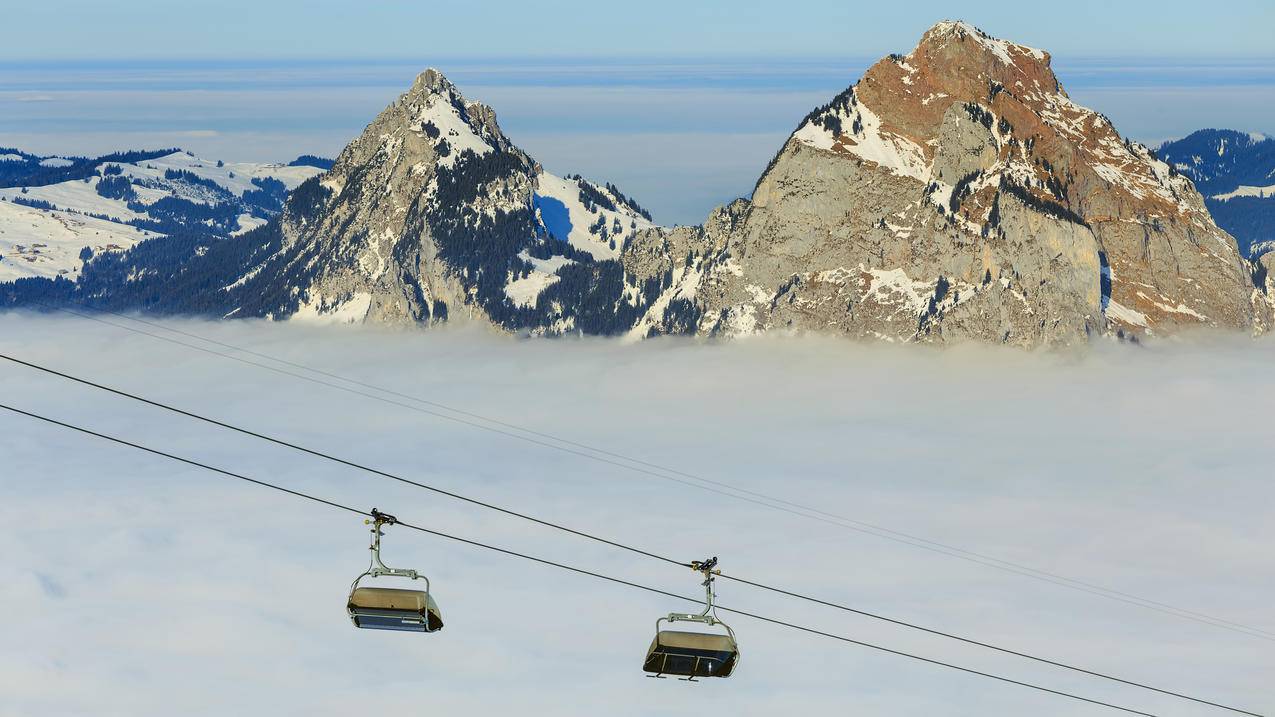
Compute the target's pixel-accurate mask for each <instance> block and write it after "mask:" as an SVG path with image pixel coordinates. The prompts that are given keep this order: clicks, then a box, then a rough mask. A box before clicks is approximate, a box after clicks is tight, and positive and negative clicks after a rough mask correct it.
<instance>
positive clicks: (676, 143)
mask: <svg viewBox="0 0 1275 717" xmlns="http://www.w3.org/2000/svg"><path fill="white" fill-rule="evenodd" d="M875 59H876V58H866V57H844V58H822V59H808V60H788V61H775V60H765V61H762V60H755V59H747V58H719V59H715V60H704V59H701V60H677V59H670V60H667V61H664V62H649V61H648V62H637V61H621V60H609V59H605V58H585V59H563V60H544V59H538V60H519V59H508V58H506V59H491V60H485V61H484V60H475V59H472V58H469V59H455V58H447V57H434V56H422V57H420V58H419V59H414V60H395V61H388V60H387V61H379V62H378V61H368V60H362V61H324V62H318V61H314V62H300V61H298V62H284V61H274V62H269V61H243V62H192V61H182V62H159V61H151V62H140V61H139V62H94V63H84V62H65V63H32V62H23V63H12V62H9V63H0V146H15V147H19V148H22V149H25V150H27V151H32V152H38V153H43V154H93V155H96V154H101V153H106V152H111V151H116V150H119V149H123V148H140V147H148V148H154V147H161V146H163V147H167V146H180V147H182V148H184V149H188V150H191V151H193V152H196V153H197V154H200V155H201V156H206V157H209V158H213V159H225V160H235V161H288V160H291V159H293V158H294V157H296V156H297V155H299V154H303V153H306V154H319V155H326V156H335V155H336V154H337V153H338V152H339V151H340V150H341V148H342V147H344V146H345V145H346V144H347V143H348V142H349V141H350V140H351V139H353V138H354V137H356V136H357V135H358V134H359V132H361V131H362V130H363V128H364V127H365V126H366V125H367V123H368V122H370V121H371V120H372V118H373V117H374V116H375V115H376V114H377V113H378V112H379V111H380V110H381V109H383V108H384V107H385V106H386V105H388V104H389V103H390V102H392V101H393V100H394V98H395V97H397V96H398V95H399V94H400V93H402V92H403V91H404V90H406V89H407V88H408V87H409V86H410V85H411V83H412V79H413V78H414V77H415V76H416V74H417V73H419V72H420V71H421V70H423V69H424V68H425V67H428V66H434V67H437V68H439V69H441V70H442V71H443V72H444V73H445V74H446V75H447V76H448V77H449V78H450V79H452V80H453V81H454V82H456V83H457V84H458V85H459V86H460V88H461V90H462V91H463V92H464V93H465V94H466V96H467V97H468V98H469V99H475V100H480V101H483V102H486V103H488V104H490V105H491V106H492V107H494V108H495V109H496V112H497V114H498V115H499V118H500V123H501V126H502V127H503V128H504V130H505V132H506V133H507V134H508V135H509V136H510V137H511V138H512V139H513V141H514V142H515V143H517V144H518V145H519V146H521V147H522V148H523V149H525V150H527V151H528V152H530V153H531V154H532V156H534V157H536V158H537V159H538V160H540V161H541V162H543V163H544V164H545V166H546V167H547V168H548V169H549V170H550V171H553V172H556V173H558V174H567V173H581V174H584V175H586V176H588V177H592V178H595V179H599V180H608V181H613V182H615V183H616V184H618V185H619V186H620V187H621V188H622V189H623V190H624V191H625V192H626V193H628V194H631V195H632V196H634V197H636V198H637V199H638V200H639V201H640V202H641V203H642V204H644V205H645V206H646V207H647V208H648V209H650V210H651V211H652V212H653V213H654V215H655V218H656V220H657V221H659V222H661V223H665V224H674V223H681V224H694V223H699V222H701V221H703V219H704V217H705V216H706V215H707V214H708V212H709V210H710V209H712V208H713V207H715V206H718V205H720V204H723V203H725V202H728V201H730V200H731V199H734V198H735V197H738V196H746V195H748V194H750V193H751V192H752V188H753V184H754V183H755V182H756V180H757V177H758V175H759V174H760V173H761V171H762V170H763V169H764V168H765V166H766V163H767V162H768V161H769V160H770V158H771V157H772V156H773V155H774V153H775V152H776V151H777V150H778V149H779V147H780V146H781V145H782V144H783V141H784V139H785V138H786V137H787V136H788V134H789V133H790V132H792V130H793V129H794V128H795V126H796V124H797V122H798V121H799V120H800V119H801V118H802V117H803V116H805V114H806V113H807V112H808V111H810V109H811V108H813V107H815V106H817V105H820V104H822V103H824V102H827V101H828V100H829V99H830V98H831V97H832V96H833V95H835V94H836V93H837V92H840V91H841V90H843V89H845V87H847V86H848V85H850V84H852V83H854V82H855V81H856V80H857V79H858V78H859V77H860V76H861V75H862V73H863V71H864V70H865V69H866V68H867V67H868V66H869V65H870V64H871V63H872V62H873V61H875ZM1054 65H1055V69H1056V71H1057V72H1058V75H1059V77H1060V78H1061V80H1062V81H1063V84H1064V85H1065V86H1066V88H1067V89H1068V90H1069V91H1070V93H1071V95H1072V96H1073V97H1074V98H1075V99H1076V100H1077V101H1078V102H1080V103H1082V104H1085V105H1088V106H1091V107H1094V108H1095V109H1098V110H1099V111H1102V112H1104V113H1106V114H1107V115H1108V116H1109V117H1111V118H1112V120H1113V121H1114V122H1115V124H1116V126H1117V127H1118V128H1119V129H1120V130H1121V132H1123V133H1125V134H1126V135H1128V136H1130V137H1132V138H1134V139H1137V140H1140V141H1144V142H1147V143H1150V144H1152V145H1157V144H1159V143H1160V142H1162V141H1163V140H1165V139H1169V138H1174V137H1180V136H1183V135H1185V134H1187V133H1189V132H1192V131H1194V130H1197V129H1201V128H1204V127H1227V128H1232V129H1238V130H1243V131H1252V132H1275V126H1272V124H1271V119H1270V118H1271V117H1272V116H1273V115H1275V63H1272V62H1271V61H1270V60H1269V59H1265V60H1234V59H1231V60H1224V61H1223V60H1217V61H1210V60H1202V59H1190V60H1186V59H1174V58H1159V59H1139V60H1129V59H1119V60H1115V59H1095V58H1064V57H1057V58H1055V59H1054Z"/></svg>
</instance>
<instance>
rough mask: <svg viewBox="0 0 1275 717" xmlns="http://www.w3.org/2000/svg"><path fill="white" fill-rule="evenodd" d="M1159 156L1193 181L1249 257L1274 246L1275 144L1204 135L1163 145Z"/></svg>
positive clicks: (1246, 136) (1217, 132) (1219, 132)
mask: <svg viewBox="0 0 1275 717" xmlns="http://www.w3.org/2000/svg"><path fill="white" fill-rule="evenodd" d="M1159 151H1160V156H1161V157H1163V158H1164V161H1166V162H1169V163H1171V164H1172V165H1173V166H1174V167H1176V168H1177V169H1178V171H1180V172H1182V173H1183V174H1185V175H1186V176H1188V177H1190V178H1191V180H1192V181H1194V182H1195V186H1196V187H1197V188H1198V189H1199V190H1200V192H1201V193H1203V194H1204V198H1205V203H1206V204H1207V205H1208V207H1209V212H1210V213H1212V215H1213V218H1214V219H1216V220H1217V223H1218V225H1219V226H1221V227H1222V228H1223V229H1225V230H1226V231H1228V232H1230V233H1231V235H1232V236H1234V237H1235V239H1236V240H1237V241H1238V242H1239V244H1240V250H1241V251H1242V252H1244V253H1246V254H1248V255H1249V256H1253V257H1255V256H1257V254H1258V253H1261V252H1264V251H1269V250H1270V247H1272V246H1275V139H1271V138H1270V137H1266V136H1265V135H1261V134H1255V133H1250V132H1236V131H1234V130H1226V129H1205V130H1200V131H1198V132H1194V133H1192V134H1190V135H1189V136H1187V137H1184V138H1183V139H1179V140H1174V141H1172V142H1165V143H1164V144H1163V145H1161V147H1160V150H1159Z"/></svg>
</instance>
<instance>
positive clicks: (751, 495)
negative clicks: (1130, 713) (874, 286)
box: [38, 303, 1275, 642]
mask: <svg viewBox="0 0 1275 717" xmlns="http://www.w3.org/2000/svg"><path fill="white" fill-rule="evenodd" d="M38 305H40V306H43V307H45V308H48V309H51V310H54V311H60V312H63V313H67V314H70V315H73V316H77V317H79V318H82V319H85V320H88V321H94V322H97V323H100V324H104V325H106V326H112V327H114V328H117V329H121V330H123V331H129V332H132V333H135V334H139V335H142V336H147V337H150V338H153V339H156V340H159V341H164V342H167V343H171V344H174V345H177V346H182V347H185V348H189V349H193V350H195V351H200V352H203V353H206V354H210V355H213V356H218V357H221V358H225V359H229V360H231V361H236V362H239V363H242V364H245V365H248V366H253V367H256V368H260V369H264V370H266V371H271V372H274V373H276V374H280V375H284V376H289V377H292V378H296V379H299V380H302V381H307V382H310V383H314V384H318V385H321V386H326V387H329V388H332V389H335V390H338V391H343V392H346V393H350V394H353V395H357V396H362V397H364V398H368V399H371V400H374V401H381V402H382V403H387V404H390V405H394V406H398V407H400V408H405V409H408V410H411V411H416V412H418V413H423V414H426V415H429V416H433V417H435V418H440V419H443V420H447V421H453V422H456V423H461V424H464V425H467V426H470V427H473V428H477V429H479V430H484V431H489V432H492V433H497V434H500V435H503V436H506V437H509V438H513V439H515V440H520V441H524V442H527V443H531V444H534V445H538V446H541V447H544V448H549V449H552V450H557V451H561V452H564V453H568V454H571V455H575V456H579V457H582V458H587V459H589V460H594V461H598V462H601V463H605V464H608V465H611V466H615V467H618V468H622V469H625V470H628V471H631V472H634V473H639V474H643V475H647V476H652V477H655V478H661V479H663V480H667V481H672V482H674V483H679V484H682V485H687V486H690V487H693V488H698V489H700V490H704V491H708V492H711V493H715V494H718V495H722V496H725V497H728V498H734V499H736V500H740V501H744V502H748V503H753V504H755V505H760V506H763V507H766V508H770V509H772V510H778V511H781V512H784V513H789V514H791V515H795V516H798V517H802V518H806V519H808V520H816V521H819V522H822V523H826V524H829V525H833V526H836V527H840V528H843V529H847V530H853V531H856V532H860V533H864V534H867V535H872V536H875V537H878V538H882V539H885V540H889V541H892V542H896V543H900V544H903V545H909V546H912V547H915V548H920V549H922V550H927V551H930V552H934V553H938V554H940V555H946V556H948V557H953V558H957V559H959V560H964V561H966V562H970V563H974V564H977V565H982V566H985V567H990V568H994V569H997V570H1001V571H1003V572H1007V573H1011V574H1014V575H1020V576H1023V577H1028V578H1032V579H1034V580H1039V581H1042V582H1046V583H1050V584H1052V585H1057V586H1059V587H1064V588H1068V589H1070V590H1075V591H1078V592H1083V593H1087V594H1090V595H1094V596H1097V597H1102V598H1106V599H1108V600H1113V601H1116V602H1121V603H1125V604H1127V605H1132V606H1135V607H1140V608H1143V609H1146V610H1152V611H1155V612H1159V613H1162V614H1165V615H1170V616H1173V617H1177V618H1179V619H1183V620H1191V621H1193V622H1197V623H1200V624H1204V625H1210V626H1212V627H1216V628H1221V629H1225V630H1230V631H1233V632H1237V633H1240V634H1244V635H1248V636H1250V637H1257V638H1261V639H1264V640H1270V641H1273V642H1275V633H1272V632H1269V631H1266V630H1263V629H1261V628H1256V627H1252V626H1250V625H1245V624H1243V623H1238V622H1234V621H1231V620H1226V619H1224V618H1219V617H1215V616H1212V615H1207V614H1204V613H1200V612H1195V611H1192V610H1188V609H1186V608H1180V607H1176V606H1174V605H1169V604H1167V603H1163V602H1158V601H1155V600H1151V599H1148V598H1144V597H1141V596H1138V595H1134V594H1132V593H1128V592H1122V591H1120V590H1115V589H1112V588H1107V587H1104V586H1101V585H1097V584H1094V583H1089V582H1085V581H1083V580H1077V579H1075V578H1069V577H1066V576H1064V575H1059V574H1057V573H1052V572H1049V571H1045V570H1040V569H1038V568H1033V567H1031V566H1028V565H1024V564H1021V563H1015V562H1012V561H1008V560H1003V559H1000V558H996V557H993V556H989V555H985V554H982V553H978V552H975V551H971V550H966V549H964V548H960V547H957V546H954V545H950V544H947V543H941V542H938V541H934V540H930V539H928V538H923V537H919V536H915V535H911V534H909V533H904V532H900V531H897V530H892V529H890V528H885V527H882V526H879V525H874V524H872V523H867V522H864V521H860V520H856V519H853V518H849V517H845V516H841V515H837V514H835V513H829V512H826V511H823V510H821V509H819V508H815V507H812V506H807V505H803V504H800V503H795V502H792V501H788V500H785V499H783V498H778V497H774V496H770V495H767V494H765V493H760V492H757V491H752V490H748V489H746V488H740V487H737V486H733V485H731V484H729V483H725V482H723V481H716V480H713V479H710V478H703V477H700V476H696V475H694V474H692V473H687V472H684V471H680V470H677V469H672V468H666V467H663V466H660V465H658V464H655V463H649V462H647V461H644V460H641V459H637V458H631V457H628V456H624V455H622V454H619V453H613V452H610V451H607V450H604V449H600V448H594V447H592V446H589V445H587V444H583V443H577V442H575V441H571V440H568V439H564V438H560V437H557V436H554V435H553V434H549V433H543V432H540V431H536V430H533V429H529V428H524V427H521V426H518V425H516V424H512V423H506V422H503V421H499V420H497V419H492V418H487V417H484V416H482V415H480V414H476V413H471V412H468V411H464V410H461V409H457V408H452V407H450V406H446V405H444V404H441V403H437V402H434V401H429V400H427V399H422V398H416V397H413V396H410V395H408V394H404V393H400V392H397V391H393V390H390V389H384V388H380V387H377V386H374V385H372V384H367V383H363V382H360V381H356V380H353V379H348V378H345V377H342V376H339V375H338V374H334V373H329V372H326V371H322V370H320V369H314V368H310V367H308V366H305V365H304V364H300V363H295V362H291V361H287V360H285V359H279V358H276V357H273V356H270V355H269V354H264V353H260V352H256V351H252V350H249V349H244V348H241V347H238V346H234V345H233V344H228V343H225V342H221V341H217V340H215V339H209V338H205V337H202V336H200V335H198V334H195V333H192V332H187V331H182V330H180V329H175V328H171V327H166V326H164V325H162V324H159V323H157V322H152V321H147V320H145V319H140V318H136V317H131V316H127V315H124V314H120V313H117V312H113V311H109V310H96V311H100V312H101V313H106V314H110V315H112V316H116V317H119V318H122V319H125V320H127V321H133V322H137V323H141V324H145V325H148V326H153V327H156V328H160V329H162V330H166V331H171V332H173V333H176V334H179V335H183V336H187V337H191V338H195V339H198V340H200V341H205V342H207V343H210V344H214V345H218V346H223V347H226V348H229V349H232V350H234V351H238V352H242V353H246V354H249V355H253V356H258V357H261V358H265V359H267V360H270V361H275V362H277V363H281V364H284V365H288V366H293V367H296V368H299V369H302V370H305V371H309V372H312V373H315V374H318V375H321V376H327V377H331V378H333V379H336V380H339V381H343V382H346V383H349V384H352V385H355V386H362V387H365V388H369V389H372V390H375V391H379V392H381V393H385V394H387V395H391V396H397V397H399V398H402V399H405V400H408V401H414V402H416V403H419V404H423V405H427V406H431V407H434V408H438V409H441V410H443V411H449V412H451V413H455V414H458V415H459V416H461V417H457V416H453V415H448V414H447V413H440V412H438V411H434V410H428V409H425V408H421V407H420V406H417V405H411V404H408V403H403V402H402V401H399V400H394V399H391V398H386V397H384V396H377V395H374V394H369V393H365V392H363V391H359V390H356V389H352V388H350V387H348V386H342V385H340V384H335V383H331V382H330V381H325V380H321V379H316V378H314V377H312V376H306V375H304V374H298V373H294V372H291V371H287V370H283V369H280V368H278V367H275V366H270V365H267V364H262V363H259V362H256V361H250V360H247V359H244V358H242V357H239V356H234V355H232V354H228V353H224V352H221V351H215V350H212V349H209V348H206V347H203V346H197V345H195V344H190V343H187V342H184V341H178V340H176V339H173V338H170V337H167V336H162V335H159V334H155V333H152V332H149V331H144V330H141V329H136V328H133V327H130V326H124V325H122V324H118V323H115V322H111V321H107V320H105V319H102V318H100V317H97V316H93V315H91V314H86V313H83V312H79V311H74V310H72V309H68V308H65V307H61V306H56V305H53V304H42V303H41V304H38ZM468 419H474V420H468ZM476 421H484V422H486V423H490V424H494V425H495V426H498V427H493V426H490V425H485V424H484V423H478V422H476ZM505 429H509V430H505ZM518 431H520V432H522V433H518ZM522 434H528V435H522ZM540 439H544V440H540ZM550 441H556V442H557V443H552V442H550ZM558 444H564V445H558ZM590 451H591V452H590ZM679 476H680V478H679ZM714 486H717V487H714Z"/></svg>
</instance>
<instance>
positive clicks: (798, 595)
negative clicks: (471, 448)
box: [0, 354, 1261, 717]
mask: <svg viewBox="0 0 1275 717" xmlns="http://www.w3.org/2000/svg"><path fill="white" fill-rule="evenodd" d="M0 359H4V360H7V361H11V362H13V363H17V364H20V365H22V366H26V367H29V368H32V369H35V370H38V371H42V372H44V373H48V374H51V375H54V376H58V377H60V378H64V379H67V380H70V381H74V382H76V383H79V384H82V385H85V386H90V387H92V388H96V389H99V390H102V391H105V392H108V393H111V394H113V395H117V396H120V397H123V398H128V399H131V400H134V401H139V402H141V403H144V404H146V405H149V406H153V407H156V408H160V409H163V410H166V411H170V412H172V413H176V414H178V415H181V416H185V417H187V418H191V419H194V420H198V421H202V422H204V423H208V424H210V425H214V426H217V427H220V428H225V429H227V430H231V431H235V432H237V433H240V434H243V435H246V436H250V437H252V438H256V439H259V440H263V441H266V442H269V443H273V444H275V445H279V446H283V447H285V448H290V449H293V450H296V451H299V452H301V453H305V454H308V455H311V456H315V457H317V458H321V459H324V460H328V461H332V462H335V463H337V464H340V465H344V466H347V467H349V468H354V469H356V470H360V471H364V472H366V473H370V474H373V475H376V476H380V477H384V478H389V479H391V480H394V481H398V482H400V483H404V484H407V485H411V486H414V487H417V488H422V489H424V490H428V491H432V492H434V493H436V494H439V495H444V496H447V497H449V498H453V499H456V500H460V501H464V502H466V503H470V504H472V505H477V506H480V507H483V508H487V509H489V510H494V511H498V512H500V513H504V514H506V515H509V516H512V517H516V518H521V519H523V520H526V521H530V522H532V523H536V524H538V525H542V526H545V527H549V528H553V529H555V530H560V531H563V532H565V533H568V534H571V535H575V536H578V537H582V538H586V539H588V540H593V541H596V542H598V543H602V544H604V545H608V546H611V547H615V548H619V549H621V550H627V551H629V552H632V553H636V554H638V555H642V556H645V557H649V558H653V559H655V560H660V561H663V562H665V563H670V564H672V565H677V566H679V567H691V566H690V564H689V563H685V562H682V561H679V560H675V559H673V558H669V557H666V556H663V555H660V554H658V553H654V552H651V551H649V550H644V549H642V548H636V547H633V546H631V545H626V544H624V543H620V542H617V541H615V540H611V539H608V538H603V537H600V536H598V535H594V534H592V533H588V532H585V531H582V530H578V529H575V528H570V527H568V526H565V525H562V524H559V523H554V522H551V521H548V520H543V519H540V518H536V517H535V516H532V515H529V514H526V513H521V512H518V511H514V510H511V509H509V508H504V507H501V506H498V505H495V504H493V503H489V502H486V501H481V500H478V499H475V498H470V497H468V496H465V495H461V494H459V493H455V492H452V491H448V490H444V489H441V488H438V487H436V486H432V485H429V484H427V483H421V482H418V481H415V480H411V479H409V478H404V477H402V476H399V475H395V474H393V473H388V472H386V471H382V470H380V469H377V468H372V467H370V466H366V465H363V464H361V463H356V462H354V461H350V460H347V459H344V458H340V457H338V456H334V455H332V454H329V453H325V452H323V451H318V450H314V449H311V448H307V447H305V446H301V445H298V444H295V443H292V442H289V441H285V440H283V439H280V438H275V437H273V436H269V435H266V434H263V433H258V432H256V431H252V430H249V429H246V428H241V427H239V426H236V425H234V424H230V423H225V422H223V421H219V420H217V419H213V418H208V417H206V416H202V415H200V414H197V413H192V412H190V411H186V410H184V409H180V408H177V407H175V406H171V405H169V404H165V403H161V402H158V401H154V400H151V399H148V398H145V397H143V396H139V395H137V394H133V393H129V392H127V391H122V390H119V389H116V388H112V387H110V386H105V385H103V384H99V383H96V382H93V381H89V380H88V379H83V378H80V377H77V376H73V375H71V374H67V373H63V372H61V371H57V370H54V369H51V368H47V367H45V366H41V365H39V364H34V363H30V362H28V361H23V360H21V359H17V358H14V357H12V356H9V355H6V354H0ZM721 577H722V578H724V579H727V580H732V581H735V582H738V583H741V584H743V585H749V586H751V587H755V588H759V589H762V590H767V591H770V592H774V593H777V594H781V595H786V596H788V597H793V598H797V599H801V600H805V601H808V602H811V603H815V604H819V605H823V606H826V607H832V608H835V609H838V610H843V611H845V612H850V613H854V614H856V615H860V616H863V617H868V618H871V619H874V620H880V621H883V622H887V623H891V624H894V625H898V626H901V627H906V628H909V629H912V630H919V631H921V632H925V633H928V634H931V635H936V636H939V637H944V638H948V639H952V640H957V641H959V642H963V643H966V644H970V645H974V646H977V647H982V648H985V649H989V650H995V651H997V652H1001V653H1004V654H1008V655H1013V656H1015V657H1021V658H1025V659H1028V660H1033V661H1035V662H1039V663H1042V664H1046V665H1051V666H1053V667H1059V668H1062V669H1066V670H1071V671H1073V672H1078V673H1081V674H1085V675H1089V676H1092V677H1098V678H1101V679H1105V680H1110V681H1112V682H1118V683H1121V684H1124V685H1129V686H1132V687H1138V688H1141V689H1144V690H1149V691H1152V692H1158V693H1160V694H1164V695H1169V696H1172V697H1177V698H1180V699H1184V700H1189V701H1191V702H1196V703H1199V704H1203V705H1208V706H1210V707H1218V708H1221V709H1224V710H1229V711H1232V712H1238V713H1240V714H1247V715H1254V716H1255V717H1261V715H1257V713H1254V712H1249V711H1247V710H1242V709H1238V708H1235V707H1230V706H1227V705H1224V704H1220V703H1217V702H1212V701H1210V700H1205V699H1202V698H1198V697H1192V696H1190V695H1186V694H1183V693H1180V692H1174V691H1171V690H1166V689H1162V688H1159V687H1153V686H1151V685H1147V684H1145V683H1141V682H1135V681H1133V680H1127V679H1124V678H1121V677H1115V676H1113V675H1108V674H1105V673H1102V672H1098V671H1095V670H1090V669H1086V668H1083V667H1076V666H1074V665H1070V664H1067V663H1064V662H1060V661H1057V660H1052V659H1049V658H1044V657H1038V656H1036V655H1032V654H1030V653H1026V652H1022V651H1019V650H1014V649H1010V648H1006V647H1001V646H998V645H994V644H991V643H987V642H983V641H981V640H975V639H972V638H967V637H962V636H959V635H956V634H953V633H949V632H945V631H942V630H936V629H933V628H928V627H923V626H921V625H917V624H915V623H911V622H907V621H904V620H899V619H896V618H891V617H887V616H884V615H880V614H877V613H873V612H869V611H866V610H860V609H857V608H853V607H849V606H847V605H842V604H839V603H835V602H831V601H828V600H823V599H820V598H815V597H810V596H808V595H804V594H801V593H797V592H794V591H790V590H785V589H783V588H777V587H773V586H770V585H766V584H764V583H759V582H755V581H752V580H747V579H744V578H739V577H735V576H733V575H728V574H726V573H722V575H721Z"/></svg>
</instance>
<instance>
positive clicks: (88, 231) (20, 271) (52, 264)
mask: <svg viewBox="0 0 1275 717" xmlns="http://www.w3.org/2000/svg"><path fill="white" fill-rule="evenodd" d="M152 236H156V235H155V234H153V233H151V232H147V231H145V230H142V229H137V228H136V227H132V226H128V225H127V224H120V223H118V222H112V221H106V220H104V219H96V218H93V217H87V216H84V215H82V214H73V213H70V212H62V211H50V210H44V209H35V208H33V207H27V206H22V205H20V204H13V203H11V202H0V282H6V281H13V280H14V279H21V278H24V277H31V276H43V277H48V278H52V277H55V276H65V277H67V278H69V279H74V278H75V277H76V275H77V274H78V273H79V271H80V267H81V266H82V265H83V263H84V262H83V259H82V258H81V252H83V250H84V248H85V247H88V249H89V252H90V255H91V254H98V253H100V252H106V251H120V250H123V249H128V248H130V247H132V246H133V245H134V244H136V243H137V242H139V241H141V240H143V239H146V238H149V237H152Z"/></svg>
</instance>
